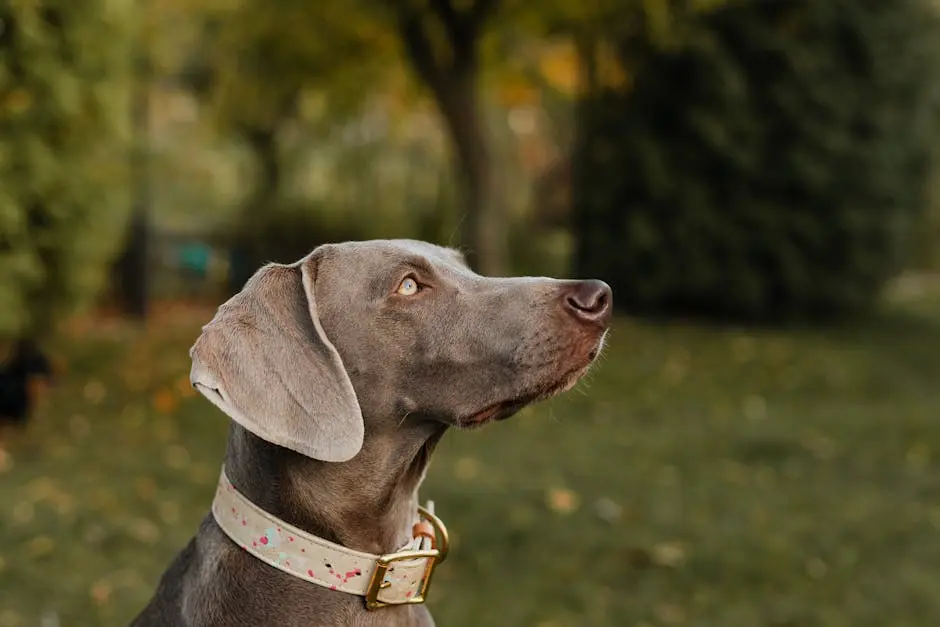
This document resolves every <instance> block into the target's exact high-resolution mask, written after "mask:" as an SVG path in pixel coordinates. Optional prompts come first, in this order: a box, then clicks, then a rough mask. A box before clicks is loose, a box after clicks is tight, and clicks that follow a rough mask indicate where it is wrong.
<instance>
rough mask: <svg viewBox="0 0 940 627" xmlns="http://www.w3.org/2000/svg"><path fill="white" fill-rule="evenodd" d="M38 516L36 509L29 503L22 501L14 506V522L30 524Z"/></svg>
mask: <svg viewBox="0 0 940 627" xmlns="http://www.w3.org/2000/svg"><path fill="white" fill-rule="evenodd" d="M35 514H36V507H35V506H34V505H33V504H32V503H31V502H29V501H20V502H19V503H17V504H16V505H14V506H13V520H15V521H16V522H17V523H18V524H20V525H25V524H28V523H29V522H31V521H32V520H33V516H35Z"/></svg>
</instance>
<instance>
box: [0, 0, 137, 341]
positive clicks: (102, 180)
mask: <svg viewBox="0 0 940 627" xmlns="http://www.w3.org/2000/svg"><path fill="white" fill-rule="evenodd" d="M114 6H115V5H114V3H111V2H105V1H103V0H89V1H88V2H74V0H41V1H40V2H12V3H10V2H7V3H3V4H2V5H0V303H2V304H3V305H2V307H0V338H12V337H25V336H30V335H35V334H37V333H38V332H40V331H42V332H44V333H47V332H48V331H49V327H50V325H51V324H52V323H53V322H54V321H55V319H56V318H57V317H58V316H59V315H61V314H62V313H64V312H67V311H70V310H71V309H73V308H75V307H76V306H79V305H81V304H83V303H85V302H87V301H88V300H89V299H90V298H91V297H92V296H94V295H95V294H96V293H97V291H98V289H99V288H100V287H101V286H102V283H103V281H104V278H105V276H106V274H107V264H108V262H109V261H110V259H111V258H112V256H113V255H114V254H115V253H116V249H117V247H118V245H119V244H120V234H121V228H122V225H123V223H124V216H125V212H126V209H127V196H126V194H125V193H124V190H123V187H122V184H121V182H122V181H124V180H126V176H124V175H123V174H122V172H121V171H120V168H119V164H120V163H122V162H123V160H124V157H125V155H124V154H122V153H123V149H124V148H125V144H124V138H125V135H124V133H123V130H124V129H123V128H122V127H121V125H120V122H119V121H120V120H123V119H126V117H127V115H126V112H127V93H126V91H125V89H126V87H127V86H128V81H127V80H126V79H127V78H128V73H127V70H128V67H127V59H128V58H129V52H128V48H127V45H126V44H127V42H128V38H127V37H126V32H125V29H124V26H125V22H123V16H122V15H118V14H116V13H115V12H114Z"/></svg>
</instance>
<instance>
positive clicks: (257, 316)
mask: <svg viewBox="0 0 940 627" xmlns="http://www.w3.org/2000/svg"><path fill="white" fill-rule="evenodd" d="M316 273H317V253H316V251H314V252H313V253H312V254H311V255H309V256H308V257H306V258H305V259H303V260H301V261H299V262H297V263H296V264H293V265H279V264H269V265H267V266H265V267H263V268H262V269H261V270H259V271H258V272H257V273H256V274H255V275H254V276H253V277H252V278H251V279H249V280H248V282H247V283H246V284H245V287H244V288H243V289H242V291H241V292H240V293H239V294H237V295H236V296H234V297H233V298H231V299H230V300H229V301H228V302H226V303H225V304H223V305H222V306H221V307H219V310H218V312H217V313H216V315H215V317H214V318H213V319H212V321H211V322H209V324H207V325H206V326H204V327H203V329H202V335H200V337H199V339H198V340H196V343H195V344H194V345H193V347H192V349H191V350H190V352H189V354H190V357H192V361H193V365H192V371H191V373H190V381H191V382H192V384H193V385H194V386H195V387H196V389H198V390H199V391H200V392H202V394H203V395H204V396H206V398H208V399H209V400H210V401H212V403H214V404H215V405H216V406H218V407H219V408H220V409H222V411H224V412H225V413H226V414H228V415H229V416H230V417H231V418H232V419H233V420H235V421H236V422H238V423H239V424H240V425H241V426H243V427H244V428H246V429H248V430H249V431H251V432H252V433H254V434H255V435H257V436H258V437H260V438H263V439H264V440H267V441H268V442H272V443H274V444H277V445H279V446H283V447H285V448H288V449H291V450H294V451H297V452H298V453H301V454H302V455H306V456H307V457H311V458H314V459H319V460H322V461H328V462H341V461H347V460H349V459H352V458H353V457H355V456H356V454H357V453H358V452H359V449H360V448H362V438H363V431H364V427H363V422H362V412H361V410H360V408H359V401H358V399H357V398H356V393H355V391H354V390H353V386H352V382H351V381H350V380H349V376H348V375H347V374H346V369H345V367H344V366H343V361H342V359H341V358H340V356H339V353H337V352H336V348H335V347H334V346H333V344H332V343H330V340H329V339H328V338H327V337H326V336H325V335H324V333H323V328H322V327H321V326H320V321H319V319H318V317H317V303H316V299H315V297H314V283H315V281H316Z"/></svg>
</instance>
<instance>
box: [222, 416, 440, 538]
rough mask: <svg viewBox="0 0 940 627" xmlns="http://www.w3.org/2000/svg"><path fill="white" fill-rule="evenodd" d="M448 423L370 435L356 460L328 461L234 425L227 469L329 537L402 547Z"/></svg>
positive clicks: (247, 488)
mask: <svg viewBox="0 0 940 627" xmlns="http://www.w3.org/2000/svg"><path fill="white" fill-rule="evenodd" d="M445 431H446V427H444V426H442V425H440V424H430V423H415V424H407V423H406V424H403V425H401V426H400V427H399V428H397V429H395V430H394V431H391V432H389V433H382V432H378V433H370V432H369V431H368V430H367V431H366V434H365V441H364V443H363V447H362V450H361V451H360V452H359V454H358V455H356V457H354V458H353V459H352V460H350V461H348V462H342V463H328V462H320V461H317V460H313V459H309V458H307V457H304V456H302V455H300V454H299V453H295V452H293V451H289V450H287V449H284V448H281V447H279V446H276V445H274V444H271V443H269V442H266V441H264V440H262V439H261V438H259V437H257V436H255V435H254V434H252V433H250V432H249V431H247V430H246V429H244V428H243V427H241V426H239V425H238V424H236V423H234V422H233V423H232V428H231V431H230V434H229V441H228V452H227V454H226V462H225V467H226V473H227V474H228V477H229V480H230V481H231V482H232V484H233V485H234V486H235V487H236V488H237V489H238V490H239V491H241V493H242V494H244V495H245V496H246V497H247V498H248V499H249V500H251V501H252V502H253V503H254V504H255V505H257V506H258V507H260V508H262V509H264V510H265V511H267V512H268V513H270V514H273V515H274V516H277V517H278V518H280V519H281V520H284V521H285V522H288V523H290V524H292V525H294V526H296V527H299V528H300V529H303V530H304V531H306V532H308V533H311V534H314V535H316V536H318V537H320V538H323V539H324V540H329V541H330V542H335V543H337V544H341V545H343V546H346V547H348V548H351V549H356V550H359V551H365V552H368V553H376V554H381V553H388V552H392V551H395V550H397V549H398V548H400V547H401V546H402V545H403V544H405V542H407V541H408V540H410V539H411V537H412V524H413V523H414V520H415V512H416V510H417V505H418V502H417V490H418V487H419V486H420V484H421V481H422V480H423V479H424V474H425V471H426V469H427V466H428V463H429V462H430V459H431V453H432V452H433V450H434V447H435V446H436V445H437V443H438V442H439V441H440V439H441V437H442V436H443V435H444V432H445Z"/></svg>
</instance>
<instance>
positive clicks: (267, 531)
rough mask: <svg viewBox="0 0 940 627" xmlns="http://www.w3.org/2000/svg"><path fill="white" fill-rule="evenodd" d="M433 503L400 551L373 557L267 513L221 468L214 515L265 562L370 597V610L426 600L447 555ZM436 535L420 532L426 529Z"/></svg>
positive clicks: (420, 510)
mask: <svg viewBox="0 0 940 627" xmlns="http://www.w3.org/2000/svg"><path fill="white" fill-rule="evenodd" d="M433 508H434V504H433V503H431V502H429V503H428V507H427V508H423V507H418V515H419V516H420V518H421V519H423V520H425V521H427V522H426V523H418V524H416V525H415V528H414V534H415V537H414V538H413V539H412V541H411V542H409V543H408V544H407V545H405V546H404V547H402V549H401V550H399V551H398V552H396V553H389V554H386V555H373V554H371V553H363V552H361V551H355V550H353V549H349V548H347V547H344V546H342V545H339V544H335V543H333V542H329V541H327V540H324V539H322V538H318V537H317V536H315V535H312V534H310V533H307V532H306V531H303V530H302V529H299V528H297V527H295V526H293V525H291V524H288V523H286V522H284V521H283V520H281V519H280V518H277V517H276V516H273V515H271V514H269V513H268V512H266V511H264V510H263V509H261V508H260V507H258V506H257V505H255V504H254V503H252V502H251V501H249V500H248V499H247V498H246V497H245V496H244V495H243V494H242V493H241V492H239V491H238V490H237V489H235V487H234V486H233V485H232V483H231V482H230V481H229V480H228V477H227V476H226V475H225V469H224V468H223V469H222V473H221V476H220V477H219V486H218V488H217V489H216V493H215V499H214V500H213V501H212V515H213V516H214V517H215V521H216V522H217V523H218V525H219V527H221V529H222V531H224V532H225V534H226V535H227V536H228V537H229V538H231V539H232V541H233V542H235V544H237V545H238V546H240V547H241V548H242V549H243V550H245V551H247V552H248V553H251V554H252V555H253V556H255V557H256V558H258V559H259V560H261V561H262V562H264V563H266V564H269V565H270V566H273V567H275V568H277V569H279V570H282V571H284V572H286V573H288V574H291V575H293V576H295V577H298V578H300V579H304V580H306V581H309V582H311V583H315V584H317V585H320V586H323V587H325V588H329V589H330V590H339V591H340V592H346V593H349V594H355V595H359V596H362V597H365V599H366V607H367V608H368V609H370V610H372V609H376V608H379V607H384V606H386V605H404V604H411V603H424V600H425V597H426V596H427V592H428V587H429V585H430V583H431V574H432V573H433V572H434V568H435V567H436V566H437V564H439V563H440V562H443V561H444V559H445V558H446V556H447V529H446V528H445V527H444V524H443V523H442V522H441V521H440V519H438V518H437V517H436V516H435V515H434V513H433V512H434V509H433ZM428 523H430V526H431V527H432V528H433V530H434V531H433V533H428V531H419V530H421V529H422V528H425V529H426V528H427V526H428Z"/></svg>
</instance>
